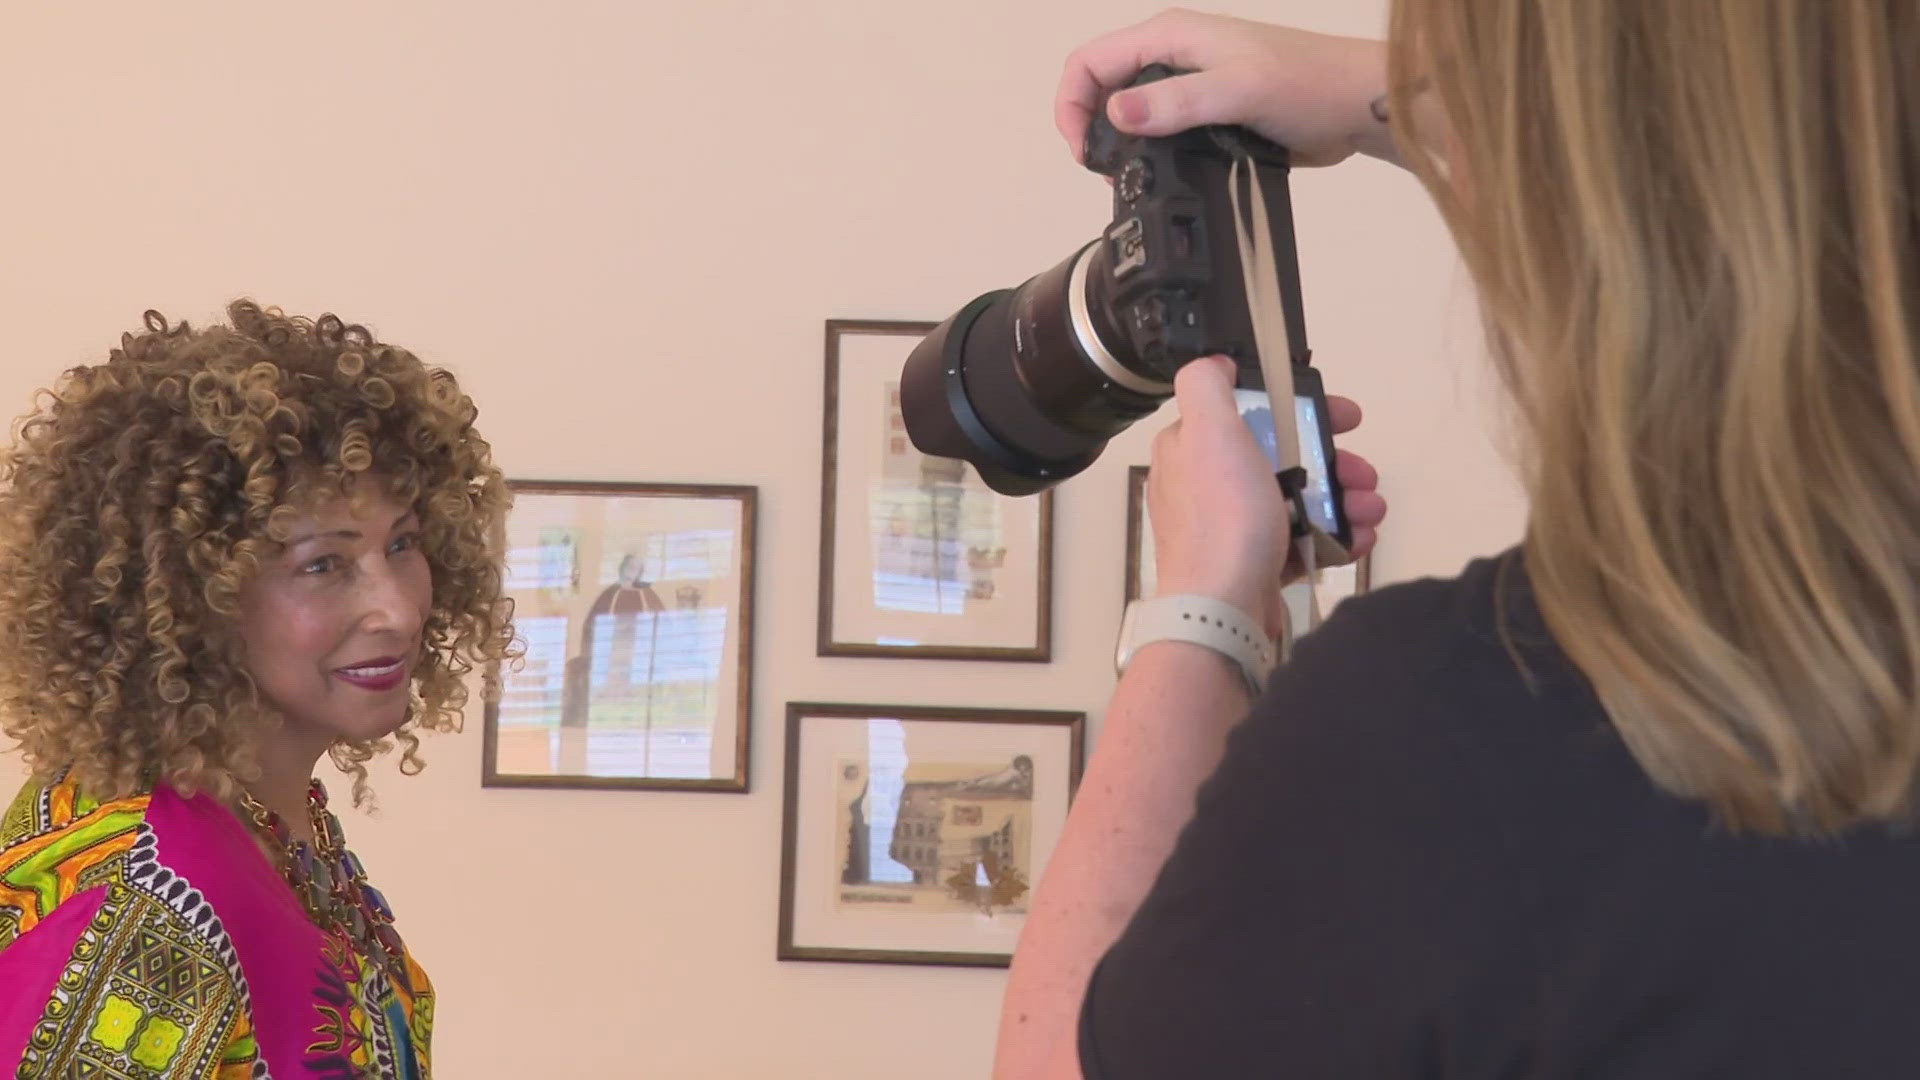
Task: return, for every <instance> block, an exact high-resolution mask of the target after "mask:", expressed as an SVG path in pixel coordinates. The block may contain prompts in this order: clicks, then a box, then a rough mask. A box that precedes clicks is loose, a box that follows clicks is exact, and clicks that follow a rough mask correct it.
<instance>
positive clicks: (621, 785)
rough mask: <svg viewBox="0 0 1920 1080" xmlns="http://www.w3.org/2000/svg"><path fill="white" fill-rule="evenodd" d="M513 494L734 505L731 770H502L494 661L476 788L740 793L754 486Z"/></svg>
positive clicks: (514, 483)
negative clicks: (736, 584)
mask: <svg viewBox="0 0 1920 1080" xmlns="http://www.w3.org/2000/svg"><path fill="white" fill-rule="evenodd" d="M508 487H510V488H511V489H512V490H513V492H514V493H515V494H516V495H523V494H524V495H600V496H607V497H610V498H632V497H643V498H654V499H658V498H684V499H716V500H717V499H732V500H737V501H738V502H739V503H740V537H739V544H740V594H741V595H740V607H739V626H740V633H739V645H738V650H739V651H738V653H737V654H736V657H735V661H736V666H737V668H738V670H737V672H736V677H737V679H738V682H739V685H738V687H737V689H736V691H735V694H736V700H737V707H736V710H735V711H736V714H737V715H736V717H735V719H734V725H735V727H734V759H733V761H734V765H733V772H734V774H733V775H732V776H730V777H714V778H711V779H705V780H700V779H687V778H677V777H624V776H563V775H544V776H543V775H532V774H525V773H502V772H500V771H499V770H498V768H497V766H496V758H497V751H498V749H499V721H500V705H499V700H498V696H497V691H498V689H499V687H500V685H501V678H500V669H499V664H498V663H497V662H496V663H494V664H490V665H488V667H487V671H486V686H487V689H488V691H489V693H488V695H487V697H488V701H487V703H486V711H485V717H486V719H485V733H484V747H483V750H482V757H481V775H480V786H482V787H499V788H580V789H590V790H627V791H713V792H728V793H739V794H744V793H745V792H746V791H747V790H748V789H749V785H748V772H749V757H748V751H749V748H750V745H751V741H752V740H751V738H750V728H751V726H752V724H751V721H752V717H753V693H752V691H753V607H754V599H755V588H754V562H755V558H754V556H755V551H756V546H757V540H756V531H755V520H756V516H757V512H758V503H759V489H758V488H755V487H752V486H746V485H738V484H645V483H617V482H600V481H574V480H510V481H508ZM497 544H498V550H499V553H500V557H501V558H503V559H504V558H505V557H506V550H507V545H506V534H505V523H504V522H503V523H502V526H501V530H500V532H499V533H498V535H497Z"/></svg>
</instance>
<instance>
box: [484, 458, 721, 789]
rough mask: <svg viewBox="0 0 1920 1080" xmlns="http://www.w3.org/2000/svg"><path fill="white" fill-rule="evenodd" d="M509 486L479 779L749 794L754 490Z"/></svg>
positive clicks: (502, 783) (515, 784)
mask: <svg viewBox="0 0 1920 1080" xmlns="http://www.w3.org/2000/svg"><path fill="white" fill-rule="evenodd" d="M511 486H512V488H513V491H514V506H513V510H512V512H511V513H510V514H509V515H508V518H507V524H506V536H505V538H504V543H503V545H502V549H503V550H504V551H505V552H506V565H507V572H506V584H507V591H508V594H509V595H511V596H512V598H513V601H514V627H515V630H516V632H517V633H518V635H519V637H520V640H521V642H522V644H523V646H524V647H525V650H526V655H525V657H524V658H523V660H522V661H521V662H520V663H518V664H511V663H510V664H507V665H505V670H501V665H494V667H493V668H492V669H491V670H490V671H489V672H488V678H489V680H490V682H492V683H493V685H494V686H496V687H497V688H498V700H497V701H493V702H490V703H489V704H488V706H487V709H486V739H485V742H486V745H485V752H484V758H483V765H482V778H481V782H482V784H483V785H484V786H487V787H581V788H653V789H664V790H686V789H692V790H700V791H733V792H743V791H745V790H747V734H748V730H747V729H748V724H747V717H748V715H749V707H750V704H751V703H750V701H749V693H748V688H749V687H750V686H751V680H752V649H753V552H754V511H755V504H756V500H757V495H756V492H755V489H753V488H751V487H735V486H722V485H692V484H624V483H574V482H547V481H514V482H513V483H512V485H511Z"/></svg>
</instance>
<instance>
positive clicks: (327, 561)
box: [300, 555, 340, 576]
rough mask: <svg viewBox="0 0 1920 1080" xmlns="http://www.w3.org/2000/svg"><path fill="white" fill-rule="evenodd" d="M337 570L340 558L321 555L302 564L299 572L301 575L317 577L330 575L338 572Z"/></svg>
mask: <svg viewBox="0 0 1920 1080" xmlns="http://www.w3.org/2000/svg"><path fill="white" fill-rule="evenodd" d="M339 568H340V556H338V555H322V556H320V557H319V558H317V559H312V560H309V561H308V562H306V563H305V564H303V565H302V566H301V567H300V572H301V573H302V574H310V575H313V576H319V575H321V574H328V573H332V572H333V571H335V570H338V569H339Z"/></svg>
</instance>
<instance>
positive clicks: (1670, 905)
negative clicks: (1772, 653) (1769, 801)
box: [1080, 555, 1920, 1080]
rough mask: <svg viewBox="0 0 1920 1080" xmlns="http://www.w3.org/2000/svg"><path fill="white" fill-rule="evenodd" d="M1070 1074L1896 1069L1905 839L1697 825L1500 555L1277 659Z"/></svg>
mask: <svg viewBox="0 0 1920 1080" xmlns="http://www.w3.org/2000/svg"><path fill="white" fill-rule="evenodd" d="M1496 603H1504V604H1506V605H1507V610H1508V613H1509V616H1510V617H1509V619H1508V631H1509V638H1510V640H1511V642H1512V644H1513V646H1514V649H1517V650H1518V652H1519V655H1520V656H1521V657H1522V658H1523V659H1524V660H1525V667H1526V672H1527V674H1526V675H1524V676H1523V674H1522V670H1521V666H1520V665H1519V664H1517V663H1516V660H1515V653H1514V651H1513V650H1512V649H1510V648H1509V647H1508V642H1506V641H1503V640H1502V638H1501V636H1500V633H1499V630H1498V624H1497V622H1496V619H1495V617H1494V616H1495V605H1496ZM1080 1055H1081V1062H1082V1068H1083V1069H1084V1071H1085V1074H1086V1076H1087V1077H1088V1078H1089V1080H1135V1078H1140V1080H1148V1078H1151V1080H1167V1078H1181V1080H1185V1078H1193V1077H1234V1078H1241V1077H1285V1078H1290V1080H1304V1078H1319V1077H1329V1078H1340V1080H1358V1078H1368V1077H1475V1078H1479V1077H1515V1078H1520V1077H1525V1078H1546V1077H1556V1078H1557V1077H1583V1078H1594V1080H1602V1078H1605V1080H1618V1078H1629V1077H1632V1078H1648V1080H1653V1078H1658V1080H1674V1078H1679V1077H1738V1078H1741V1080H1752V1078H1756V1077H1762V1078H1764V1077H1794V1078H1802V1077H1805V1078H1820V1080H1828V1078H1840V1077H1875V1078H1884V1077H1914V1076H1920V839H1915V838H1914V837H1912V836H1906V837H1893V836H1890V835H1888V834H1887V833H1886V832H1885V831H1884V830H1879V829H1865V830H1861V831H1859V832H1857V833H1855V834H1852V835H1849V836H1847V837H1845V838H1843V839H1841V840H1836V841H1830V842H1802V841H1793V840H1772V839H1751V838H1747V839H1743V838H1737V837H1733V836H1730V835H1728V834H1727V833H1725V832H1724V831H1723V830H1720V829H1717V828H1716V827H1715V826H1714V825H1713V823H1712V821H1711V819H1710V817H1709V815H1708V814H1707V812H1706V811H1705V810H1704V808H1702V807H1701V806H1699V805H1697V804H1695V803H1691V802H1688V801H1685V800H1681V799H1678V798H1674V797H1672V796H1669V795H1666V794H1664V793H1662V792H1660V791H1658V790H1657V789H1655V788H1654V787H1653V786H1652V784H1651V783H1650V782H1649V781H1648V779H1647V778H1646V776H1645V774H1644V773H1642V772H1641V770H1640V769H1639V767H1638V766H1637V765H1636V764H1635V762H1634V761H1633V759H1632V757H1631V756H1630V755H1629V754H1628V753H1627V752H1626V750H1625V748H1624V747H1623V746H1622V744H1621V743H1620V740H1619V738H1618V737H1617V735H1615V733H1614V732H1613V730H1612V728H1611V727H1610V726H1609V724H1608V722H1607V719H1606V716H1605V715H1604V714H1603V713H1602V711H1601V710H1600V708H1599V705H1598V703H1597V702H1596V701H1595V699H1594V697H1593V694H1592V692H1591V689H1590V688H1589V686H1588V685H1587V683H1586V681H1585V680H1584V679H1583V678H1581V677H1580V675H1579V674H1578V673H1577V672H1576V671H1575V670H1574V669H1573V668H1572V666H1571V665H1570V664H1569V663H1568V661H1567V660H1566V658H1565V657H1564V655H1563V654H1561V653H1560V651H1559V650H1558V649H1557V648H1556V647H1555V646H1554V645H1553V643H1552V640H1551V638H1550V637H1549V636H1548V635H1547V634H1546V632H1545V630H1544V629H1543V627H1542V624H1541V622H1540V619H1539V615H1538V612H1537V610H1536V609H1535V608H1534V607H1533V605H1532V601H1531V599H1530V596H1529V593H1528V591H1527V586H1526V581H1525V574H1524V571H1523V569H1522V567H1521V563H1520V559H1519V558H1518V556H1516V555H1509V556H1507V557H1505V558H1502V559H1498V560H1489V561H1485V562H1481V563H1476V564H1474V565H1473V566H1471V567H1469V568H1468V569H1467V571H1466V573H1464V574H1463V575H1462V576H1461V577H1460V578H1458V579H1456V580H1452V581H1422V582H1415V583H1411V584H1407V585H1398V586H1394V587H1392V588H1387V589H1383V590H1381V591H1379V592H1377V593H1374V594H1372V595H1370V596H1366V597H1361V598H1358V599H1355V600H1352V601H1349V602H1347V603H1346V604H1343V605H1342V606H1341V608H1340V609H1339V611H1338V612H1337V613H1336V614H1335V615H1334V616H1333V617H1332V618H1331V619H1329V620H1328V622H1327V624H1326V625H1325V626H1323V627H1322V628H1321V629H1320V630H1319V631H1318V632H1316V633H1314V634H1312V635H1310V636H1308V637H1306V638H1305V639H1303V640H1302V641H1301V642H1300V644H1299V646H1298V648H1297V650H1296V654H1295V656H1294V658H1293V659H1292V660H1291V661H1290V662H1289V663H1288V664H1287V665H1286V666H1285V667H1284V668H1283V669H1282V670H1280V671H1279V672H1278V673H1276V675H1275V676H1274V679H1273V682H1272V684H1271V685H1270V686H1269V688H1268V690H1267V693H1266V695H1265V696H1264V697H1263V698H1262V699H1261V700H1260V702H1259V703H1258V704H1257V705H1256V706H1255V707H1254V710H1253V713H1252V715H1251V716H1250V718H1249V719H1248V720H1247V722H1246V723H1245V724H1243V725H1241V727H1240V728H1239V729H1238V730H1237V731H1236V732H1235V733H1234V735H1233V736H1232V739H1231V742H1230V744H1229V747H1228V750H1227V755H1226V759H1225V762H1224V764H1223V765H1222V766H1221V768H1220V771H1219V772H1218V773H1217V774H1216V775H1215V776H1214V777H1213V778H1212V779H1211V780H1209V781H1208V782H1207V784H1206V785H1205V786H1204V787H1203V788H1202V789H1201V792H1200V797H1199V803H1198V812H1197V814H1196V816H1195V818H1194V820H1193V822H1192V823H1191V824H1190V825H1188V826H1187V828H1186V830H1185V831H1184V832H1183V833H1182V834H1181V837H1180V840H1179V843H1178V845H1177V846H1176V848H1175V851H1174V853H1173V856H1172V857H1171V858H1170V859H1169V860H1168V862H1167V865H1166V867H1165V868H1164V869H1163V870H1162V872H1161V875H1160V878H1159V880H1158V882H1157V883H1156V884H1155V885H1154V887H1153V890H1152V892H1151V894H1150V895H1149V896H1148V898H1147V900H1146V902H1145V903H1144V904H1143V905H1142V906H1141V908H1140V911H1139V913H1138V914H1137V915H1136V916H1135V918H1134V920H1133V922H1132V924H1131V925H1130V926H1129V927H1128V929H1127V930H1126V932H1125V933H1124V934H1123V935H1122V936H1121V938H1120V940H1119V941H1118V942H1116V943H1115V944H1114V946H1113V948H1112V950H1111V951H1109V952H1108V954H1107V956H1106V958H1105V959H1104V960H1103V961H1102V963H1101V965H1100V967H1099V969H1098V971H1096V972H1095V974H1094V977H1093V981H1092V984H1091V986H1090V987H1089V989H1088V993H1087V1000H1086V1003H1085V1006H1084V1009H1083V1012H1082V1015H1081V1030H1080Z"/></svg>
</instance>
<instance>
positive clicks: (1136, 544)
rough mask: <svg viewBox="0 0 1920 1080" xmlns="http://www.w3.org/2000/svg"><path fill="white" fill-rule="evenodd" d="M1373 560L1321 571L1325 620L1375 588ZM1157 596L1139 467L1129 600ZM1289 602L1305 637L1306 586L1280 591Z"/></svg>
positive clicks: (1132, 509) (1134, 478) (1132, 471)
mask: <svg viewBox="0 0 1920 1080" xmlns="http://www.w3.org/2000/svg"><path fill="white" fill-rule="evenodd" d="M1372 579H1373V556H1372V555H1371V554H1368V555H1364V556H1361V558H1360V559H1359V560H1358V561H1357V562H1352V563H1348V564H1347V565H1345V566H1329V567H1327V568H1325V569H1323V570H1321V571H1320V608H1321V614H1322V616H1325V615H1327V614H1330V613H1331V612H1332V611H1333V609H1334V607H1335V606H1336V605H1338V604H1339V603H1340V601H1342V600H1345V599H1346V598H1347V597H1349V596H1359V595H1361V594H1362V593H1365V592H1366V591H1367V590H1368V589H1369V588H1371V587H1372V585H1373V581H1372ZM1153 593H1154V550H1153V519H1152V516H1151V515H1150V514H1149V513H1148V512H1147V467H1146V466H1145V465H1135V466H1133V467H1131V468H1129V469H1128V470H1127V580H1126V598H1127V600H1129V601H1133V600H1138V599H1140V598H1141V597H1143V596H1148V597H1150V596H1152V595H1153ZM1280 594H1281V596H1282V597H1284V598H1285V599H1286V602H1287V618H1288V620H1289V621H1290V622H1291V623H1292V625H1293V628H1294V633H1295V634H1296V635H1298V634H1301V633H1305V632H1306V628H1307V626H1308V625H1309V624H1310V622H1311V618H1310V615H1311V612H1310V610H1309V604H1310V602H1311V599H1310V594H1309V593H1308V591H1307V587H1306V584H1305V583H1304V582H1295V583H1294V584H1292V585H1289V586H1287V587H1286V588H1284V589H1282V590H1280Z"/></svg>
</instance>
